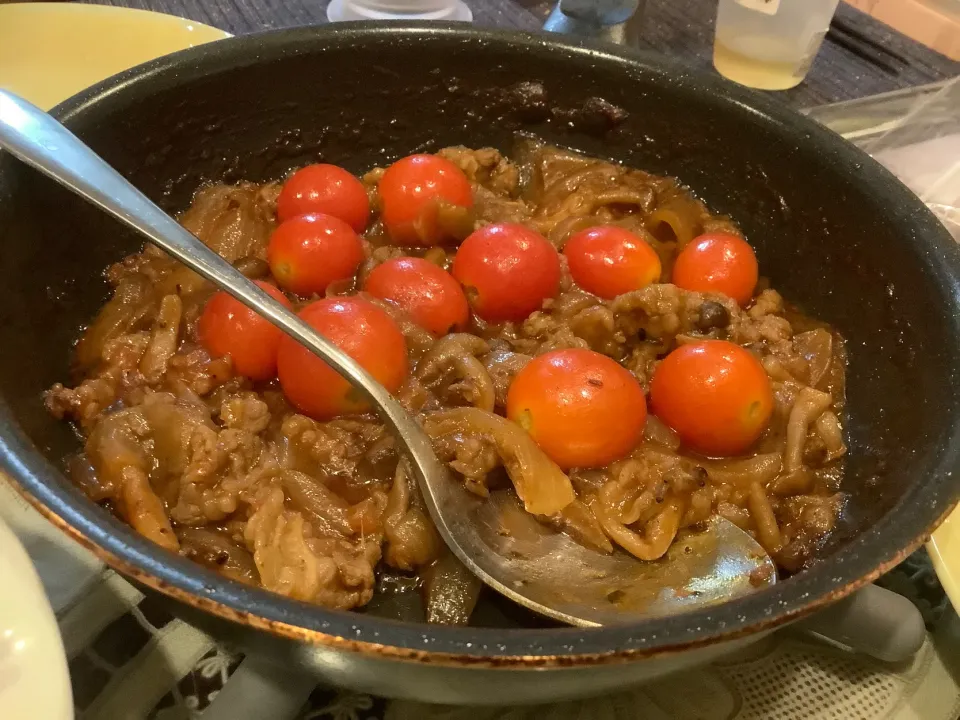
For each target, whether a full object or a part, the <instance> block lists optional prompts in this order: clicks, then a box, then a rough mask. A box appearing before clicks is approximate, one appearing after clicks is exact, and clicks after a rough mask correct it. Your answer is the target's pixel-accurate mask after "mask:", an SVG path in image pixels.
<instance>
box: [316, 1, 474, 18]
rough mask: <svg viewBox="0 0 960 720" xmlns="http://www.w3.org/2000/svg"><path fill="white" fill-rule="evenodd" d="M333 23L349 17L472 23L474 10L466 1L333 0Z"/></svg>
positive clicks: (329, 15) (330, 12)
mask: <svg viewBox="0 0 960 720" xmlns="http://www.w3.org/2000/svg"><path fill="white" fill-rule="evenodd" d="M327 19H328V20H329V21H330V22H343V21H346V20H447V21H460V22H470V21H471V20H473V13H471V12H470V8H468V7H467V6H466V5H465V4H464V3H463V2H462V0H332V2H331V3H330V5H328V6H327Z"/></svg>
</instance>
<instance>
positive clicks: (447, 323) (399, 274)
mask: <svg viewBox="0 0 960 720" xmlns="http://www.w3.org/2000/svg"><path fill="white" fill-rule="evenodd" d="M364 290H366V291H367V292H368V293H370V294H371V295H373V296H374V297H378V298H380V299H381V300H389V301H390V302H392V303H394V304H395V305H396V306H397V307H399V308H401V309H402V310H404V311H405V312H406V313H408V314H409V315H410V317H411V318H412V319H413V321H414V322H415V323H417V324H418V325H420V326H421V327H423V328H426V329H427V330H429V331H430V332H432V333H433V334H434V335H446V334H447V333H449V332H456V331H460V330H464V329H465V328H466V326H467V322H468V321H469V319H470V306H469V305H468V304H467V298H466V296H465V295H464V294H463V289H462V288H461V287H460V283H458V282H457V281H456V280H454V279H453V276H452V275H451V274H450V273H448V272H447V271H446V270H444V269H443V268H441V267H438V266H437V265H434V264H433V263H432V262H430V261H429V260H424V259H422V258H415V257H399V258H393V259H392V260H387V261H386V262H385V263H381V264H380V265H378V266H377V267H375V268H374V269H373V270H372V271H371V273H370V274H369V275H368V276H367V280H366V282H365V283H364Z"/></svg>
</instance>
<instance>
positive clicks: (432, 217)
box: [377, 155, 473, 247]
mask: <svg viewBox="0 0 960 720" xmlns="http://www.w3.org/2000/svg"><path fill="white" fill-rule="evenodd" d="M377 190H378V192H379V195H380V217H381V219H382V220H383V224H384V226H385V227H386V229H387V233H388V234H389V235H390V238H391V240H392V241H393V242H394V243H395V244H396V245H401V246H405V247H430V246H433V245H439V244H441V243H443V242H446V241H450V240H459V239H460V238H462V237H463V236H464V235H465V234H466V232H464V233H463V234H459V233H458V232H452V230H451V228H450V227H448V226H447V225H448V224H449V223H448V224H445V223H444V222H443V221H442V216H441V213H442V210H443V209H444V207H445V208H446V209H447V211H449V210H450V209H453V210H454V213H453V214H454V215H457V216H462V219H463V220H464V222H467V221H469V220H470V217H471V216H470V215H469V214H468V212H467V211H469V210H470V209H471V208H473V188H471V187H470V181H469V180H468V179H467V176H466V175H464V174H463V171H462V170H461V169H460V168H459V167H457V166H456V165H455V164H454V163H452V162H450V161H449V160H447V159H446V158H442V157H440V156H438V155H410V156H408V157H405V158H403V159H401V160H397V162H395V163H394V164H393V165H391V166H390V167H388V168H387V170H386V171H385V172H384V173H383V177H381V178H380V182H379V183H378V185H377ZM458 208H459V209H462V212H461V211H459V210H458ZM463 224H464V223H462V222H461V223H459V225H463ZM467 232H469V230H467ZM458 234H459V237H457V236H456V235H458Z"/></svg>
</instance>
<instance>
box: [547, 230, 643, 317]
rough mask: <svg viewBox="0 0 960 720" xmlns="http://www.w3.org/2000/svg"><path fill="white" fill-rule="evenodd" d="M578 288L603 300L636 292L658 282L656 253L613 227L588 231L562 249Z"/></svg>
mask: <svg viewBox="0 0 960 720" xmlns="http://www.w3.org/2000/svg"><path fill="white" fill-rule="evenodd" d="M563 254H564V255H565V256H566V258H567V265H568V267H569V268H570V274H571V275H572V276H573V280H574V282H575V283H577V285H579V286H580V287H581V288H583V289H584V290H586V291H587V292H589V293H593V294H594V295H599V296H600V297H602V298H608V299H611V298H615V297H617V296H618V295H623V294H624V293H628V292H631V291H633V290H639V289H640V288H642V287H646V286H647V285H649V284H651V283H655V282H657V281H658V280H659V279H660V269H661V268H660V258H659V257H658V256H657V253H656V251H655V250H654V249H653V248H652V247H650V245H649V244H648V243H647V242H646V241H645V240H643V238H641V237H638V236H637V235H634V234H633V233H632V232H629V231H628V230H624V229H623V228H620V227H616V226H614V225H603V226H599V227H593V228H587V229H586V230H581V231H580V232H578V233H576V234H574V235H573V236H572V237H571V238H570V239H569V240H567V244H566V245H565V246H564V248H563Z"/></svg>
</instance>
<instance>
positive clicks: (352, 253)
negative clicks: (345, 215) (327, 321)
mask: <svg viewBox="0 0 960 720" xmlns="http://www.w3.org/2000/svg"><path fill="white" fill-rule="evenodd" d="M362 260H363V245H362V243H361V242H360V238H359V237H358V236H357V234H356V233H355V232H354V231H353V228H351V227H350V226H349V225H347V224H346V223H345V222H344V221H343V220H340V219H339V218H335V217H333V216H332V215H319V214H313V215H298V216H297V217H295V218H292V219H290V220H287V221H286V222H285V223H281V224H280V225H279V226H278V227H277V229H276V230H274V231H273V235H271V236H270V244H269V245H268V246H267V262H268V263H269V264H270V272H271V273H273V277H275V278H276V280H277V284H278V285H280V287H282V288H284V289H285V290H289V291H290V292H293V293H296V294H297V295H311V294H313V293H323V291H324V290H326V289H327V285H329V284H330V283H332V282H334V281H335V280H346V279H347V278H349V277H351V276H353V275H354V274H355V273H356V272H357V268H358V267H360V263H361V261H362Z"/></svg>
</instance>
